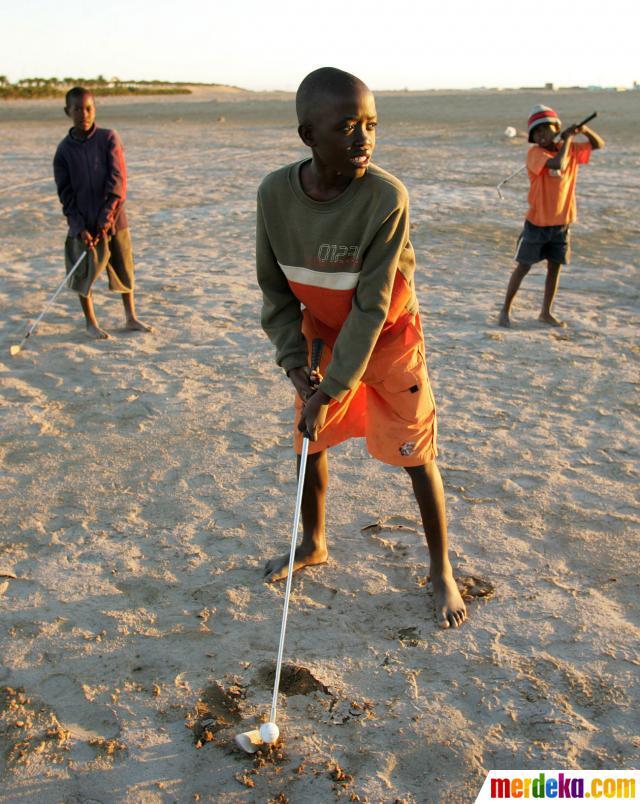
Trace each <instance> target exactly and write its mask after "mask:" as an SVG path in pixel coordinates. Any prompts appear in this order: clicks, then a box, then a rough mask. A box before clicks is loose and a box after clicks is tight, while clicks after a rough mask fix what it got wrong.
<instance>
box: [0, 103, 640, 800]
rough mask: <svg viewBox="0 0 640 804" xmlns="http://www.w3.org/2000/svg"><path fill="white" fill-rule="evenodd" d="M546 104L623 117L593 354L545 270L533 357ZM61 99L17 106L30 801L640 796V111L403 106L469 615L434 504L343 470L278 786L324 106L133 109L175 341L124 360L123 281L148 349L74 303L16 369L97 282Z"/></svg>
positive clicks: (154, 248) (138, 198) (15, 298)
mask: <svg viewBox="0 0 640 804" xmlns="http://www.w3.org/2000/svg"><path fill="white" fill-rule="evenodd" d="M636 94H637V93H636ZM538 100H542V101H543V102H544V101H545V100H546V101H547V102H549V101H550V100H552V102H553V104H554V105H556V106H557V107H558V108H559V110H560V113H561V114H562V115H564V116H565V120H566V121H567V122H568V121H569V119H570V118H571V117H575V118H576V119H577V118H579V117H582V116H584V114H587V113H588V112H590V111H591V110H592V109H594V108H595V109H597V110H598V112H599V119H598V123H599V125H598V127H597V128H598V130H599V131H600V132H601V133H602V134H603V136H604V137H605V138H606V139H607V143H608V147H607V149H606V150H605V151H604V152H602V153H599V154H596V155H594V158H593V161H592V164H591V165H589V166H588V167H587V168H585V169H583V170H582V172H581V176H580V180H579V209H580V215H581V220H580V223H579V224H578V225H576V227H575V229H574V237H575V244H574V262H573V265H572V266H571V268H570V269H569V270H568V271H566V272H565V274H564V275H563V279H562V286H561V289H560V294H559V299H558V304H557V312H558V314H559V315H560V316H562V317H563V318H565V319H566V320H567V321H568V323H569V327H568V328H567V329H565V330H552V329H548V328H545V327H543V326H542V325H540V324H538V322H537V320H536V317H537V312H538V307H539V304H540V300H541V294H542V282H543V272H542V270H541V269H540V268H539V269H537V270H536V271H535V272H532V274H531V275H530V276H529V277H528V278H527V280H525V284H524V286H523V289H522V292H521V294H520V296H519V297H518V300H517V307H516V309H515V315H514V318H515V321H516V324H517V326H516V327H515V328H514V329H512V330H510V331H505V330H502V329H499V328H498V327H497V326H496V315H497V311H498V308H499V306H500V302H501V299H502V296H503V293H504V289H505V286H506V281H507V278H508V275H509V272H510V270H511V268H512V265H513V264H512V262H511V259H510V255H511V254H512V253H513V248H514V243H515V238H516V236H517V234H518V231H519V227H520V223H521V219H522V215H523V211H524V197H525V192H526V179H524V178H523V177H522V176H520V177H519V178H517V179H514V181H513V182H512V183H511V184H510V185H508V187H507V189H506V191H505V200H504V201H503V202H500V201H499V200H498V197H497V194H496V191H495V185H496V184H497V182H498V181H499V180H500V179H501V178H504V177H505V176H506V175H508V174H509V173H510V172H511V171H512V170H514V169H515V168H516V167H517V166H518V165H519V164H520V161H521V159H522V157H523V154H524V151H525V148H526V146H525V144H524V143H523V141H522V140H521V139H516V140H515V141H507V140H506V139H504V138H503V137H502V132H503V131H504V128H505V126H507V125H515V126H517V127H518V128H520V129H521V128H522V127H523V125H524V119H525V118H526V114H527V111H528V109H529V107H530V106H531V105H532V104H533V103H534V102H536V101H538ZM58 105H59V104H58V103H54V102H40V103H26V104H16V103H10V104H4V105H3V106H0V135H1V136H0V164H1V170H2V178H1V182H0V237H1V241H0V305H1V309H2V317H1V321H0V342H1V345H2V351H1V354H0V372H1V376H2V386H3V396H2V401H1V406H2V407H1V415H2V434H1V436H0V460H1V462H2V479H1V495H2V502H3V506H2V546H1V547H0V576H2V577H0V608H1V609H2V617H1V620H0V655H1V659H2V663H1V665H0V773H1V783H0V800H1V801H3V802H10V801H28V802H51V801H56V802H57V801H63V802H73V803H74V804H80V802H96V801H99V802H104V803H105V804H106V803H107V802H148V803H149V804H151V803H152V802H153V803H154V804H155V802H168V801H179V802H182V801H185V802H186V801H194V800H200V801H212V802H225V803H226V802H254V801H256V802H267V801H279V802H285V801H289V802H296V803H297V802H303V803H305V802H314V803H315V802H319V801H333V800H352V801H369V802H394V801H404V802H451V801H456V802H467V801H473V799H474V798H475V796H476V794H477V792H478V791H479V789H480V786H481V784H482V781H483V779H484V777H485V774H486V773H487V771H488V770H491V769H498V768H502V769H504V768H531V769H534V768H549V769H554V768H630V767H638V763H639V762H640V738H639V737H638V733H639V731H640V728H639V726H640V721H639V719H638V708H637V702H638V697H639V692H640V691H639V689H638V686H639V685H638V678H639V672H638V669H639V667H640V660H639V658H638V644H639V643H638V636H639V635H640V628H639V621H638V600H639V594H638V591H639V584H638V548H637V537H638V530H639V528H638V524H639V515H638V507H637V491H638V475H639V465H638V443H639V442H638V430H639V427H638V418H637V414H638V387H637V385H638V378H639V374H638V355H639V351H640V350H639V347H638V343H637V340H636V336H637V323H638V280H637V254H638V251H637V248H638V229H637V220H638V214H639V213H640V192H639V190H638V184H637V172H638V167H640V145H639V144H638V139H637V129H638V123H639V122H640V120H639V119H638V118H639V116H640V115H639V113H638V108H639V107H638V102H637V96H631V95H630V94H627V95H616V94H615V93H611V94H602V95H598V94H586V93H575V94H564V95H558V96H554V97H553V98H552V99H551V98H550V97H546V98H545V97H541V96H540V97H539V96H533V95H526V94H521V95H518V94H515V93H502V94H496V95H481V94H474V95H464V94H460V93H457V94H454V95H444V94H442V93H435V94H427V95H420V96H415V97H413V96H397V97H394V96H385V97H383V98H381V99H380V104H379V105H380V110H381V120H382V122H381V126H380V130H379V145H378V152H377V159H376V161H377V162H378V163H379V164H381V165H382V166H383V167H385V168H387V169H389V170H391V171H392V172H394V173H396V174H397V175H399V176H400V177H401V178H402V179H403V180H404V181H405V183H406V184H407V186H408V188H409V191H410V194H411V198H412V210H413V212H412V220H413V240H414V244H415V247H416V251H417V256H418V262H419V270H418V274H417V287H418V292H419V296H420V299H421V304H422V309H423V315H424V318H425V323H426V333H427V348H428V352H429V359H430V370H431V375H432V381H433V386H434V390H435V394H436V399H437V401H438V403H439V410H440V433H441V438H440V445H441V456H440V466H441V470H442V473H443V477H444V480H445V486H446V492H447V498H448V513H449V521H450V532H451V540H452V557H453V561H454V564H455V568H456V571H457V573H458V574H459V575H460V576H462V577H464V578H466V579H467V580H466V582H465V583H466V589H467V591H468V592H469V595H470V597H471V600H470V602H469V611H470V619H469V621H468V622H467V623H466V624H465V625H464V627H463V628H462V629H461V630H459V631H456V632H451V633H444V632H441V631H440V630H438V628H437V627H436V625H435V623H434V620H433V617H432V613H431V593H430V587H429V583H428V580H427V574H428V568H427V561H426V558H427V556H426V550H425V547H424V540H423V536H422V535H421V533H420V529H419V526H418V518H417V512H416V509H415V505H414V503H413V500H412V497H411V495H410V490H409V486H408V480H407V478H406V476H405V475H404V474H403V473H401V472H400V471H397V470H393V469H391V468H389V467H385V466H382V465H380V464H378V463H376V462H374V461H373V460H372V459H370V458H368V457H367V456H366V451H365V449H364V446H363V444H362V443H361V442H352V443H349V444H346V445H343V446H342V447H340V448H338V449H336V450H335V452H334V454H333V455H332V480H331V489H330V508H329V515H328V525H329V535H330V543H331V550H332V552H331V559H330V562H329V564H328V565H327V566H324V567H321V568H317V569H314V570H313V571H308V572H306V573H305V574H304V575H302V576H300V577H298V578H296V580H295V582H294V585H293V592H292V601H291V610H290V619H289V629H288V635H287V643H286V646H285V660H286V662H287V667H286V668H285V674H284V677H283V692H284V693H285V694H284V695H283V696H282V699H281V701H282V702H281V710H280V716H279V721H280V725H281V729H282V733H283V740H282V743H281V745H280V747H279V748H278V749H277V750H275V751H272V752H270V753H267V754H261V755H258V756H257V757H255V758H251V757H248V756H247V755H244V754H242V753H240V752H238V750H236V749H235V748H234V745H233V742H232V739H231V738H232V735H233V734H235V733H236V732H238V731H241V730H244V729H245V728H250V727H253V726H254V724H256V723H257V722H258V721H259V720H260V719H263V718H266V716H267V714H268V705H269V702H270V697H271V678H270V673H272V672H273V665H274V660H275V655H276V649H277V640H278V634H279V628H280V616H281V610H282V602H283V588H282V586H276V587H270V586H265V585H264V584H263V583H262V581H261V566H262V562H263V559H264V557H265V556H267V555H272V554H274V553H278V552H283V551H285V550H286V549H287V544H288V539H289V529H290V522H291V517H292V507H293V498H294V493H295V478H294V462H293V458H292V452H291V447H290V430H291V411H290V402H291V392H290V389H289V387H288V385H287V382H286V381H285V379H284V378H283V377H282V374H281V372H280V371H279V370H278V369H277V367H276V366H275V365H274V364H273V358H272V350H271V347H270V345H269V344H268V342H267V341H266V339H265V337H264V336H263V335H262V333H261V331H260V329H259V325H258V314H259V304H260V300H259V294H258V291H257V289H256V285H255V282H254V274H253V222H254V198H255V190H256V187H257V184H258V182H259V180H260V178H261V176H262V175H264V174H265V173H266V172H267V171H268V170H270V169H272V168H275V167H277V166H279V165H281V164H283V163H285V162H288V161H292V160H293V159H296V158H298V157H299V156H300V155H302V154H303V150H302V147H301V146H299V145H298V143H297V141H296V136H295V131H294V129H293V127H292V122H293V117H292V106H291V99H290V98H288V97H285V96H282V97H281V96H269V97H265V96H259V95H248V94H238V95H233V96H223V95H222V94H220V95H216V94H215V93H210V94H206V93H200V94H199V95H198V96H197V97H193V98H179V99H174V98H172V99H166V98H165V99H162V100H157V99H147V100H145V101H140V100H136V101H133V100H131V99H126V100H123V99H113V98H112V99H105V101H104V102H103V103H102V104H101V105H100V107H99V113H98V120H99V123H100V124H102V125H105V126H111V127H115V128H117V129H118V130H119V131H120V133H121V135H122V137H123V140H124V143H125V148H126V153H127V158H128V163H129V184H130V197H129V215H130V221H131V227H132V234H133V238H134V247H135V252H136V257H137V272H138V281H139V288H138V292H137V299H138V304H139V313H140V316H141V318H143V320H146V321H149V322H150V323H153V324H154V326H155V327H156V332H155V334H153V335H151V336H140V335H134V334H130V333H126V332H124V331H123V328H122V326H123V318H122V309H121V304H120V301H119V299H118V298H117V297H113V296H109V295H108V294H107V292H106V291H105V290H104V284H101V285H100V286H99V289H98V291H97V295H96V308H97V312H98V316H99V320H100V321H101V323H102V324H103V325H104V326H105V327H106V328H107V329H108V330H109V331H110V332H111V333H112V335H113V336H114V339H113V340H111V341H108V342H101V343H98V342H92V341H89V340H87V338H86V336H85V335H84V332H83V327H82V320H81V314H80V311H79V308H78V303H77V299H76V298H74V297H73V296H71V295H70V294H69V295H64V296H63V297H62V298H61V299H60V302H59V303H57V304H56V305H55V307H54V308H53V309H52V311H51V312H50V314H49V315H48V317H47V318H46V319H45V321H44V322H43V324H42V325H41V328H40V330H39V333H38V335H37V336H34V338H33V339H32V340H31V341H30V342H29V343H28V347H27V348H26V349H25V350H24V352H23V353H22V354H21V355H20V356H19V357H16V358H11V357H9V346H10V345H11V344H13V343H16V342H18V341H19V340H20V338H21V335H22V334H23V332H24V330H25V324H26V322H28V320H29V319H32V318H33V317H34V316H35V315H36V314H37V313H38V312H39V311H40V310H41V309H42V306H43V305H44V303H45V301H46V300H47V298H48V297H49V296H50V295H51V293H52V291H53V290H54V289H55V287H57V285H58V283H59V282H60V279H61V277H62V273H61V272H62V259H61V253H62V243H63V238H64V224H63V220H62V217H61V214H60V209H59V204H58V202H57V199H56V198H55V195H54V191H53V186H52V181H51V179H50V171H51V159H52V155H53V150H54V148H55V145H56V143H57V142H58V140H59V139H60V138H61V137H62V136H63V135H64V133H65V130H66V126H65V121H64V119H63V117H62V115H61V113H60V111H59V109H58ZM220 118H224V119H223V120H220ZM473 579H476V581H475V582H474V581H473ZM484 593H488V594H486V596H485V597H481V596H479V595H482V594H484Z"/></svg>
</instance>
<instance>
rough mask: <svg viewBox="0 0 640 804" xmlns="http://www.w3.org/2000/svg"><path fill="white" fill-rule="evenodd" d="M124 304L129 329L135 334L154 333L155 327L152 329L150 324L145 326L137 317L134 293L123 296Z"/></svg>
mask: <svg viewBox="0 0 640 804" xmlns="http://www.w3.org/2000/svg"><path fill="white" fill-rule="evenodd" d="M122 304H123V305H124V314H125V317H126V319H127V323H126V325H125V326H126V328H127V329H131V330H133V331H134V332H153V327H150V326H149V325H148V324H143V323H142V321H140V320H139V319H138V317H137V316H136V304H135V301H134V300H133V291H131V292H130V293H123V294H122Z"/></svg>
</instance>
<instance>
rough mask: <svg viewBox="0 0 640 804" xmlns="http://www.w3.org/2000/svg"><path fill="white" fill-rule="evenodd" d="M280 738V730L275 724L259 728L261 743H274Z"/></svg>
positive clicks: (266, 724)
mask: <svg viewBox="0 0 640 804" xmlns="http://www.w3.org/2000/svg"><path fill="white" fill-rule="evenodd" d="M279 736H280V729H279V728H278V727H277V726H276V724H275V723H263V724H262V726H260V739H261V740H262V742H263V743H275V741H276V740H277V739H278V737H279Z"/></svg>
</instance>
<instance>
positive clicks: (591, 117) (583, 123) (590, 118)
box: [577, 112, 598, 128]
mask: <svg viewBox="0 0 640 804" xmlns="http://www.w3.org/2000/svg"><path fill="white" fill-rule="evenodd" d="M597 116H598V113H597V112H592V113H591V114H590V115H589V117H585V119H584V120H581V121H580V122H579V123H578V125H577V127H578V128H580V126H586V125H587V123H588V122H589V120H593V118H594V117H597Z"/></svg>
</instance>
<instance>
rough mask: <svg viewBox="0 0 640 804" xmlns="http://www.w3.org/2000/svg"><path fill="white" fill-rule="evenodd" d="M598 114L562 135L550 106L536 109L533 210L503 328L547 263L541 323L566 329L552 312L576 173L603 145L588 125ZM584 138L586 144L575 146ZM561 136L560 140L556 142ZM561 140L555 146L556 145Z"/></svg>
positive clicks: (565, 255)
mask: <svg viewBox="0 0 640 804" xmlns="http://www.w3.org/2000/svg"><path fill="white" fill-rule="evenodd" d="M595 116H596V114H595V112H594V113H593V114H592V115H590V116H589V117H587V118H585V120H583V121H582V122H580V123H578V124H573V125H571V126H569V127H568V128H566V129H565V130H564V131H563V132H562V133H560V118H559V117H558V115H557V114H556V112H555V111H554V110H553V109H551V108H549V107H548V106H542V105H536V106H534V107H533V109H532V110H531V114H530V115H529V121H528V130H529V142H530V143H532V146H531V148H529V151H528V152H527V159H526V167H527V172H528V174H529V182H530V188H529V196H528V202H529V208H528V210H527V214H526V218H525V222H524V228H523V229H522V232H521V234H520V237H519V238H518V245H517V248H516V253H515V256H514V259H515V261H516V263H517V265H516V267H515V269H514V270H513V273H512V274H511V277H510V278H509V282H508V285H507V291H506V294H505V299H504V303H503V305H502V309H501V310H500V314H499V317H498V324H499V325H500V326H501V327H510V326H511V319H510V313H511V306H512V304H513V300H514V298H515V296H516V293H517V292H518V290H519V288H520V285H521V284H522V280H523V279H524V277H525V276H526V275H527V274H528V273H529V271H530V269H531V266H532V265H534V264H535V263H537V262H540V261H541V260H546V263H547V276H546V280H545V286H544V296H543V299H542V308H541V310H540V314H539V316H538V320H539V321H541V322H542V323H543V324H548V325H549V326H552V327H564V326H566V324H565V323H564V322H563V321H560V320H558V319H557V318H556V317H555V316H554V315H553V314H552V312H551V308H552V306H553V302H554V300H555V296H556V293H557V290H558V285H559V283H560V270H561V268H562V266H563V265H568V263H569V260H570V258H571V240H570V227H571V224H572V223H573V222H574V221H575V220H576V193H575V188H576V181H577V177H578V168H579V166H580V165H586V164H587V163H588V162H589V160H590V158H591V151H593V150H597V149H599V148H603V147H604V140H603V139H602V137H600V136H599V135H598V134H596V132H595V131H592V130H591V129H590V128H587V126H586V125H585V123H586V122H587V121H589V120H591V119H592V118H593V117H595ZM578 134H583V135H584V136H585V137H586V139H587V141H586V142H577V143H576V142H574V141H573V140H574V137H575V136H576V135H578ZM558 135H559V139H558V140H557V138H558ZM556 140H557V141H556Z"/></svg>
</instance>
